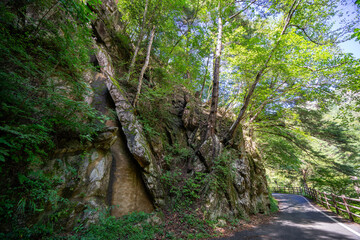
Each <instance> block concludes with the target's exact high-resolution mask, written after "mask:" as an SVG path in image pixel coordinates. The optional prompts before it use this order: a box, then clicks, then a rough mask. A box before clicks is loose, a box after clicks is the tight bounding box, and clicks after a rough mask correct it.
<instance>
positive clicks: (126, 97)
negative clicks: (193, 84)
mask: <svg viewBox="0 0 360 240" xmlns="http://www.w3.org/2000/svg"><path fill="white" fill-rule="evenodd" d="M102 2H103V3H102V5H100V6H98V7H97V8H96V9H93V11H94V12H96V14H97V16H98V17H97V19H96V20H95V21H94V22H93V24H92V29H93V32H94V34H93V35H94V36H95V37H94V45H93V48H94V49H95V55H93V56H92V61H93V62H94V64H96V65H97V66H98V67H99V71H97V72H96V71H94V72H89V73H87V75H86V79H87V81H88V85H89V86H91V88H92V91H93V94H92V98H91V99H88V102H89V104H91V105H92V106H94V107H95V108H96V109H97V110H98V111H100V112H101V113H103V114H105V115H108V116H112V117H113V119H112V120H109V121H107V122H106V125H107V129H108V131H106V132H103V133H101V134H100V135H99V137H98V139H95V140H94V141H93V142H92V143H89V144H88V145H86V147H84V146H83V145H82V147H78V145H77V144H76V143H69V146H68V147H65V148H64V149H60V150H58V151H57V153H56V156H55V157H54V159H53V160H52V161H51V162H50V164H49V166H48V168H49V169H56V170H54V171H55V173H56V174H59V175H61V176H62V178H63V180H64V183H63V184H62V185H61V186H60V187H59V192H61V194H62V196H64V197H66V198H68V199H70V200H71V201H72V202H73V203H74V205H75V207H74V209H73V211H72V212H71V214H70V216H69V218H70V219H75V217H80V218H82V219H85V218H86V217H88V218H89V219H90V220H95V219H96V218H97V217H98V216H97V215H96V214H95V215H91V216H90V215H89V214H87V215H86V214H85V213H84V211H83V210H84V209H85V206H86V207H91V208H93V209H94V208H95V209H100V208H106V207H110V206H113V208H112V210H111V214H112V215H114V216H117V217H118V216H122V215H124V214H128V213H130V212H133V211H145V212H152V211H159V212H161V211H163V210H166V209H172V208H173V207H174V205H181V204H186V206H188V207H191V206H200V209H201V212H202V213H203V215H204V216H205V217H207V218H209V219H218V218H221V217H224V216H226V217H227V218H228V217H246V216H248V215H249V214H252V213H257V212H268V210H269V200H268V190H267V183H266V178H265V170H264V167H263V164H262V161H261V157H260V155H259V154H258V152H257V150H256V146H255V145H254V143H253V141H252V138H251V135H250V133H249V132H250V131H247V130H246V129H245V130H244V131H243V132H241V133H240V134H238V136H237V141H236V142H237V144H234V145H233V146H230V147H226V148H224V146H223V145H222V143H221V142H220V140H219V139H220V137H221V135H222V131H223V129H224V128H223V127H224V126H227V124H228V123H229V121H230V120H229V119H226V118H225V117H222V116H220V115H219V116H218V118H219V120H220V122H221V124H219V127H218V128H217V132H218V134H217V135H216V136H215V138H209V139H202V136H203V132H204V130H205V129H206V122H207V116H208V110H207V108H206V105H205V104H203V103H201V102H200V100H199V99H198V98H197V97H195V96H194V95H192V94H191V93H190V92H188V91H187V90H186V89H185V88H183V87H181V86H173V89H172V92H171V93H169V94H167V95H166V96H165V97H163V99H160V100H159V101H158V102H157V104H158V105H156V106H154V105H152V104H153V103H152V102H141V101H140V106H139V108H138V109H134V108H133V106H132V105H131V101H132V98H133V97H134V89H133V88H132V87H131V86H129V83H127V82H124V80H122V79H125V78H124V75H125V73H126V66H127V63H128V62H129V60H130V55H131V51H132V48H131V46H128V45H126V44H125V43H124V41H122V40H121V39H122V38H126V36H124V35H123V33H122V23H121V20H120V15H119V12H118V11H117V8H116V1H112V0H103V1H102ZM119 36H122V38H121V37H119ZM154 108H156V110H157V114H158V115H157V117H158V119H163V120H159V121H158V122H157V123H156V124H153V125H151V124H150V125H149V124H148V123H147V122H146V121H144V119H146V118H147V116H146V114H147V113H146V111H151V110H152V109H154ZM114 113H115V114H114ZM161 114H163V115H166V116H161ZM152 120H153V119H152ZM145 123H146V124H147V125H146V127H145V125H144V124H145ZM212 149H216V155H217V156H218V157H217V158H216V159H214V158H213V152H212ZM60 162H61V163H62V164H59V163H60ZM69 168H71V171H70V173H69V171H68V169H69ZM67 224H68V225H69V226H70V225H71V221H69V222H68V223H67Z"/></svg>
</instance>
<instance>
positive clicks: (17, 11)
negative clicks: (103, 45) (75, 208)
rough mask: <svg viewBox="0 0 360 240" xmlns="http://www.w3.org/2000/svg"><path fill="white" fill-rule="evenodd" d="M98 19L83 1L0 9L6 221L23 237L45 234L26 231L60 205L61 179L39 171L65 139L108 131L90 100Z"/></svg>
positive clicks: (0, 160) (0, 150)
mask: <svg viewBox="0 0 360 240" xmlns="http://www.w3.org/2000/svg"><path fill="white" fill-rule="evenodd" d="M92 2H93V1H90V2H89V4H90V5H91V4H92ZM93 18H94V16H93V15H92V14H91V12H90V10H89V9H88V7H87V6H85V5H84V4H83V3H82V2H80V1H77V0H64V1H10V2H9V1H7V2H2V3H0V29H1V31H0V37H1V40H0V49H1V51H0V52H1V60H0V61H1V64H0V65H1V66H0V75H1V79H2V80H1V82H0V89H1V90H0V102H1V113H0V122H1V127H0V132H1V137H0V171H1V175H2V180H1V187H2V189H4V191H2V193H1V196H0V199H1V208H0V214H1V222H3V223H5V222H6V223H8V226H11V225H12V228H13V229H12V230H13V231H14V232H18V233H19V234H20V235H19V236H21V235H22V233H21V232H22V231H28V233H27V234H28V236H29V237H30V236H31V232H32V231H34V234H40V235H41V231H42V230H44V231H45V229H43V228H47V227H46V226H45V225H44V226H43V227H42V226H40V225H39V226H36V225H34V226H33V228H32V227H31V225H29V226H28V223H29V222H30V219H31V217H34V216H35V214H36V213H39V212H43V211H44V209H45V208H48V207H49V206H50V208H51V206H56V204H57V202H58V201H60V200H61V199H60V198H59V196H58V195H57V193H56V191H55V190H54V189H55V188H56V186H57V185H58V184H59V183H60V181H59V179H57V178H56V177H55V178H54V177H52V176H47V175H45V174H44V173H43V172H42V171H41V170H37V169H40V168H41V166H42V164H43V163H44V162H43V161H44V159H46V158H47V157H48V156H49V155H50V154H51V152H52V151H53V150H54V149H55V148H56V147H58V146H59V145H60V144H61V141H62V140H64V139H65V138H78V139H81V140H82V141H89V140H92V138H93V136H94V135H95V134H96V133H97V132H98V131H99V130H100V129H102V127H103V124H102V123H103V122H104V117H103V116H101V115H99V114H98V113H97V112H96V111H95V110H94V109H93V108H91V107H90V106H89V105H88V104H87V103H86V102H85V101H84V100H85V97H86V96H87V95H88V94H89V86H88V85H87V83H86V82H85V81H84V79H83V77H82V76H83V73H84V71H87V70H89V69H91V65H90V64H89V55H88V54H89V49H90V46H91V32H90V29H88V27H87V26H86V24H87V23H89V22H90V20H91V19H93ZM4 227H5V226H4ZM21 229H23V230H21ZM26 229H27V230H26ZM32 229H33V230H32ZM8 230H9V229H8ZM44 233H46V232H44ZM40 235H38V236H40ZM19 236H18V237H19ZM14 237H15V236H14Z"/></svg>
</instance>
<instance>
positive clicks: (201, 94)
mask: <svg viewBox="0 0 360 240" xmlns="http://www.w3.org/2000/svg"><path fill="white" fill-rule="evenodd" d="M209 63H210V58H208V60H207V63H206V70H205V75H204V81H203V84H202V86H201V90H200V96H199V99H200V100H201V98H202V96H203V92H204V88H205V84H206V76H207V73H208V69H209Z"/></svg>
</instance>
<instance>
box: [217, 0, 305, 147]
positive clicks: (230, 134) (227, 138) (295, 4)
mask: <svg viewBox="0 0 360 240" xmlns="http://www.w3.org/2000/svg"><path fill="white" fill-rule="evenodd" d="M300 2H301V0H299V1H297V0H295V1H294V2H293V4H292V6H291V8H290V10H289V13H288V15H287V16H286V18H285V24H284V27H283V30H282V31H281V34H280V36H279V38H278V40H277V41H276V42H275V45H274V47H273V48H272V49H271V52H270V54H269V56H268V58H267V59H266V61H265V64H264V65H263V67H262V68H261V69H260V70H259V71H258V73H257V74H256V77H255V80H254V82H253V83H252V85H251V87H250V89H249V92H248V93H247V95H246V97H245V101H244V104H243V106H242V107H241V110H240V113H239V115H238V117H237V119H236V121H235V122H234V123H233V124H232V125H231V127H230V129H229V131H228V133H227V134H226V136H225V138H224V140H223V142H224V144H225V145H228V144H229V142H230V140H231V139H232V138H233V137H234V134H235V132H236V130H237V129H238V127H239V125H240V122H241V121H242V120H243V118H244V116H245V112H246V110H247V108H248V106H249V103H250V100H251V98H252V95H253V93H254V91H255V88H256V85H257V84H258V83H259V82H260V80H261V77H262V76H263V74H264V71H265V70H266V68H267V67H268V64H269V62H270V60H271V58H272V56H273V55H274V53H275V50H276V49H277V47H278V46H279V44H280V41H281V38H282V36H283V35H285V32H286V29H287V28H288V26H289V23H290V20H291V18H292V16H293V14H294V12H295V10H296V8H297V7H298V6H299V4H300Z"/></svg>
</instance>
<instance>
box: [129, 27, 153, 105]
mask: <svg viewBox="0 0 360 240" xmlns="http://www.w3.org/2000/svg"><path fill="white" fill-rule="evenodd" d="M155 28H156V27H155V26H153V28H152V30H151V34H150V40H149V45H148V49H147V53H146V59H145V63H144V66H143V67H142V69H141V73H140V76H139V82H138V86H137V91H136V95H135V99H134V102H133V106H134V107H136V104H137V102H138V100H139V96H140V92H141V86H142V82H143V77H144V74H145V71H146V69H147V67H148V65H149V61H150V53H151V47H152V43H153V40H154V36H155Z"/></svg>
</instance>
